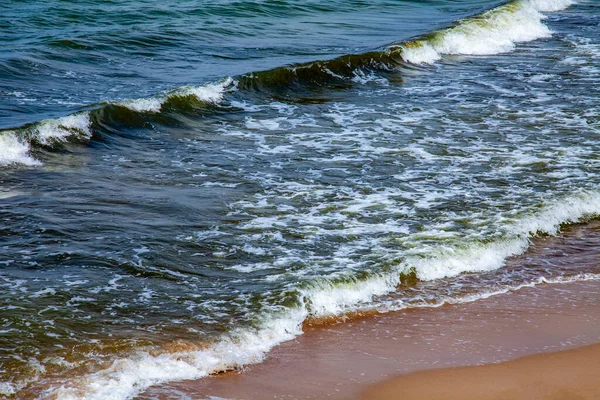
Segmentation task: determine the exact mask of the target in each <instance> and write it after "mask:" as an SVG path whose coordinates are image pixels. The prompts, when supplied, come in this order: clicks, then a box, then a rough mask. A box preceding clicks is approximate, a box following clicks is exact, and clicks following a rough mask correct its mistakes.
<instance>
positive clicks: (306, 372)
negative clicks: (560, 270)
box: [139, 281, 600, 399]
mask: <svg viewBox="0 0 600 400" xmlns="http://www.w3.org/2000/svg"><path fill="white" fill-rule="evenodd" d="M599 300H600V282H598V281H587V282H575V283H564V284H551V285H548V284H544V285H540V286H537V287H533V288H524V289H521V290H519V291H516V292H510V293H507V294H502V295H497V296H492V297H489V298H487V299H482V300H478V301H475V302H472V303H467V304H459V305H449V306H443V307H439V308H431V309H416V310H406V311H402V312H397V313H389V314H384V315H374V316H370V317H365V318H359V319H356V320H353V321H350V322H346V323H340V324H334V325H331V326H312V327H311V326H308V327H306V331H305V333H304V334H303V335H302V336H300V337H298V338H297V339H295V340H293V341H290V342H286V343H283V344H282V345H281V346H279V347H277V348H275V349H274V350H273V351H272V353H271V354H270V356H269V357H268V358H267V359H266V360H265V361H264V362H263V363H260V364H256V365H252V366H249V367H247V368H245V369H244V370H243V371H240V372H239V373H238V372H230V373H226V374H221V375H216V376H212V377H209V378H207V379H201V380H198V381H182V382H178V383H173V384H171V385H165V386H160V387H159V386H156V387H153V388H150V389H149V390H148V391H146V392H145V393H143V394H142V395H141V396H140V397H139V398H140V399H154V398H159V399H175V398H177V399H179V398H192V399H203V398H210V396H214V397H217V398H227V399H267V398H271V399H272V398H277V399H281V398H286V399H322V398H336V399H356V398H359V399H360V398H368V399H375V398H390V399H391V398H399V396H400V392H399V391H401V392H402V398H412V397H410V396H409V397H406V396H407V394H406V393H409V392H405V391H404V389H402V388H403V387H404V386H405V385H406V382H407V381H411V382H412V383H411V386H410V387H411V388H412V389H411V390H413V392H410V393H412V394H415V396H416V397H414V398H435V397H434V396H435V394H436V393H437V394H438V395H440V396H441V397H439V398H463V397H462V396H463V393H464V395H465V396H468V395H473V396H475V397H467V398H479V397H478V396H479V395H480V393H481V391H485V392H486V393H488V392H489V395H490V396H494V395H500V396H504V395H506V393H505V392H503V391H504V390H514V391H515V392H514V393H516V394H514V395H515V396H517V395H519V393H521V392H520V389H521V388H523V390H528V392H525V391H523V392H522V393H523V396H526V397H514V398H533V397H528V396H530V394H532V393H537V394H538V395H540V396H541V395H546V394H549V393H551V391H552V390H554V389H553V388H556V393H557V395H558V396H560V393H562V392H560V390H563V388H566V389H565V390H571V389H573V390H575V389H576V388H579V385H580V382H582V383H581V385H582V386H581V390H582V392H581V393H582V395H583V396H584V397H582V398H593V397H589V396H588V397H585V395H586V393H587V394H589V393H593V389H594V387H595V386H593V385H592V386H589V385H588V386H585V385H587V384H588V383H589V384H596V382H594V381H593V379H592V378H593V374H594V373H597V372H598V363H597V360H598V357H597V355H598V349H599V348H598V346H594V347H589V348H583V349H582V350H576V351H575V352H573V353H571V352H569V353H558V355H557V356H555V355H541V356H539V357H538V356H535V357H533V358H526V359H522V360H519V361H515V362H510V363H508V364H493V365H490V366H484V367H475V368H473V369H472V368H466V369H451V370H448V371H446V370H441V371H437V370H436V371H431V370H432V369H438V368H453V367H462V366H471V365H484V364H492V363H499V362H502V361H507V360H514V359H517V358H520V357H523V356H528V355H533V354H546V353H552V352H556V351H560V350H567V349H574V348H578V347H581V346H585V345H592V344H595V343H597V342H600V301H599ZM563 359H564V360H565V363H566V364H563V361H562V360H563ZM592 361H593V362H594V363H595V364H594V363H593V362H592ZM571 365H579V367H578V368H570V367H567V369H568V370H569V373H568V374H567V373H564V369H565V366H571ZM594 365H595V367H594ZM479 368H481V369H479ZM529 368H533V370H534V371H537V372H536V373H535V374H534V373H527V374H524V373H523V372H524V371H527V370H528V369H529ZM594 368H595V369H594ZM417 371H426V372H422V373H417V375H404V374H411V373H415V372H417ZM479 371H481V372H479ZM547 371H551V372H547ZM580 371H582V372H583V373H582V374H581V375H580ZM532 372H533V371H532ZM398 375H403V376H401V377H400V378H398V380H392V381H388V382H385V381H386V380H388V379H390V378H392V377H396V376H398ZM472 375H474V376H478V377H479V376H481V377H482V378H481V380H480V379H479V378H478V379H477V382H478V383H477V384H475V383H473V382H472V380H470V379H472V378H470V379H467V378H466V377H467V376H472ZM438 376H444V377H446V378H444V379H446V380H445V381H442V382H445V383H440V384H437V383H436V385H431V380H432V379H434V380H436V381H437V379H438ZM513 376H519V379H518V380H516V378H515V380H513V379H512V377H513ZM459 377H461V378H459ZM413 379H414V381H413ZM457 379H459V381H456V380H457ZM540 379H546V380H547V381H551V382H554V383H555V384H556V385H557V386H552V387H550V388H545V389H544V390H543V391H542V390H541V387H540V388H539V389H540V391H539V392H538V390H537V389H538V387H537V386H536V385H537V383H538V381H539V380H540ZM381 382H385V383H381ZM465 382H469V383H468V384H466V383H465ZM378 383H379V384H380V386H375V387H374V388H373V387H371V386H370V385H373V384H378ZM584 383H585V385H584ZM531 385H533V386H531ZM561 385H562V386H561ZM458 389H463V390H472V392H461V391H459V390H458ZM365 390H366V391H365ZM426 390H439V391H438V392H427V391H426ZM494 390H498V391H499V392H494ZM583 390H585V391H583ZM478 391H479V392H478ZM421 393H423V395H422V396H421ZM449 393H452V394H453V395H456V396H457V397H451V396H450V394H449ZM565 393H567V392H565ZM569 393H570V392H569ZM412 394H411V395H412ZM512 395H513V394H512V393H511V394H510V396H512ZM182 396H184V397H182ZM185 396H189V397H185ZM385 396H387V397H385ZM419 396H421V397H419ZM428 396H431V397H428ZM481 398H484V397H481ZM490 398H498V397H490ZM504 398H513V397H504ZM541 398H543V397H541ZM547 398H557V399H559V398H565V397H547ZM566 398H577V397H566Z"/></svg>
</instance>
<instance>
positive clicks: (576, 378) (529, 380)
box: [359, 344, 600, 400]
mask: <svg viewBox="0 0 600 400" xmlns="http://www.w3.org/2000/svg"><path fill="white" fill-rule="evenodd" d="M359 398H360V399H362V400H388V399H389V400H391V399H423V400H425V399H427V400H437V399H439V400H442V399H443V400H452V399H457V400H458V399H460V400H501V399H502V400H507V399H523V400H526V399H527V400H536V399H552V400H562V399H564V400H576V399H600V345H598V344H596V345H592V346H586V347H582V348H578V349H576V350H570V351H562V352H557V353H551V354H538V355H534V356H529V357H523V358H519V359H517V360H513V361H507V362H503V363H500V364H491V365H483V366H475V367H463V368H449V369H440V370H433V371H423V372H416V373H412V374H407V375H402V376H400V377H398V378H395V379H392V380H389V381H387V382H384V383H381V384H377V385H375V386H373V387H371V388H369V389H367V390H366V391H365V392H364V393H363V394H362V395H361V396H359Z"/></svg>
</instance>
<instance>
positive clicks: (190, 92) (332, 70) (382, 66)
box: [0, 0, 574, 166]
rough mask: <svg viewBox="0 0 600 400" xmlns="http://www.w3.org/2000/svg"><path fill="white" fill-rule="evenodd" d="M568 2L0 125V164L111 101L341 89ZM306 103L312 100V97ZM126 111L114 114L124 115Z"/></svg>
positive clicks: (176, 101) (494, 44) (467, 49)
mask: <svg viewBox="0 0 600 400" xmlns="http://www.w3.org/2000/svg"><path fill="white" fill-rule="evenodd" d="M573 3H574V2H573V1H572V0H517V1H512V2H509V3H506V4H504V5H501V6H499V7H497V8H495V9H492V10H490V11H487V12H484V13H483V14H480V15H476V16H474V17H471V18H467V19H464V20H461V21H458V22H457V23H456V24H455V25H454V26H452V27H449V28H446V29H442V30H439V31H435V32H432V33H429V34H427V35H424V36H422V37H419V38H416V39H414V40H410V41H406V42H402V43H400V44H395V45H391V46H388V47H387V48H385V49H383V50H381V51H373V52H369V53H364V54H350V55H345V56H341V57H338V58H335V59H332V60H326V61H314V62H309V63H304V64H297V65H291V66H285V67H279V68H275V69H272V70H268V71H261V72H255V73H251V74H247V75H243V76H240V77H237V78H235V79H233V78H226V79H224V80H222V81H220V82H215V83H210V84H207V85H203V86H186V87H182V88H178V89H174V90H172V91H168V92H165V93H160V94H157V95H155V96H152V97H148V98H141V99H131V100H122V101H119V102H114V103H108V104H104V105H102V106H101V107H100V108H93V107H92V108H93V109H92V110H91V111H84V112H80V113H76V114H73V115H70V116H66V117H62V118H58V119H50V120H44V121H41V122H39V123H36V124H33V125H29V126H25V127H22V128H17V129H11V130H4V131H0V138H1V139H0V166H7V165H15V164H21V165H28V166H36V165H39V164H41V163H40V161H39V160H36V159H34V158H33V157H32V156H31V150H32V147H35V146H39V145H41V146H46V147H48V146H52V145H55V144H59V143H64V142H66V141H71V140H88V139H90V138H91V137H92V135H93V132H94V129H95V125H102V121H101V120H100V121H98V124H95V120H96V119H98V118H100V119H101V116H102V115H103V113H105V112H106V111H107V109H110V108H111V107H112V108H114V107H116V108H124V109H126V110H128V111H129V112H130V113H131V112H134V113H164V112H167V111H174V112H177V111H182V110H185V109H186V108H189V106H190V102H196V103H200V106H201V105H208V106H210V105H216V104H219V103H221V102H222V101H223V100H224V96H225V94H226V93H228V92H231V91H235V90H238V89H239V90H242V91H253V92H259V93H264V94H266V95H269V96H273V97H276V98H278V97H286V98H288V99H290V98H291V99H292V100H293V98H297V97H302V96H304V95H305V94H306V93H307V92H309V93H312V92H314V91H315V90H319V89H321V88H345V87H351V86H352V85H355V84H357V83H368V82H370V81H371V80H382V79H383V80H385V77H383V78H377V77H375V78H373V75H372V74H373V73H379V74H382V75H385V74H386V73H393V72H397V71H398V68H400V67H407V68H409V67H410V65H411V64H412V65H413V66H414V67H417V66H418V65H422V64H432V63H434V62H435V61H437V60H440V59H441V58H442V56H444V55H491V54H499V53H506V52H510V51H512V50H514V48H515V44H516V43H520V42H528V41H532V40H536V39H540V38H545V37H549V36H551V31H550V29H549V28H548V27H547V26H546V25H545V24H544V23H543V20H544V19H545V16H544V15H543V14H542V13H543V12H552V11H558V10H561V9H564V8H566V7H568V6H570V5H571V4H573ZM313 101H318V99H317V100H315V99H313ZM128 117H130V114H127V115H117V116H116V119H117V120H119V118H123V119H125V120H126V119H127V118H128Z"/></svg>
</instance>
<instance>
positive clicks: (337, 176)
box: [0, 0, 600, 399]
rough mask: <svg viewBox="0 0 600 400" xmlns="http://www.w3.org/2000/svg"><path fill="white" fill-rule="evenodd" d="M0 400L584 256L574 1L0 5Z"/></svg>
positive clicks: (514, 284)
mask: <svg viewBox="0 0 600 400" xmlns="http://www.w3.org/2000/svg"><path fill="white" fill-rule="evenodd" d="M0 10H1V12H0V31H1V32H2V34H1V35H0V43H1V44H2V48H3V51H2V52H1V53H0V182H1V185H0V249H1V251H0V294H1V295H0V395H1V396H4V397H7V398H48V399H128V398H133V397H135V395H136V394H138V393H140V392H141V391H143V390H144V389H145V388H147V387H149V386H151V385H156V384H161V383H164V382H168V381H174V380H182V379H201V378H202V377H204V376H206V375H208V374H212V373H216V372H219V371H225V370H230V369H237V368H241V367H243V366H244V365H248V364H251V363H257V362H260V361H261V360H263V359H264V357H267V356H268V352H269V350H270V349H271V348H272V347H273V346H276V345H277V344H279V343H281V342H283V341H285V340H290V339H292V338H294V337H295V336H297V335H299V334H301V333H302V324H303V322H305V321H307V320H310V319H315V318H317V319H318V318H330V317H341V316H344V315H347V314H352V313H355V312H373V311H377V312H386V311H391V310H398V309H402V308H406V307H435V306H439V305H441V304H444V303H448V302H449V303H460V302H466V301H475V300H476V299H478V298H481V297H486V296H490V295H493V294H496V293H503V292H506V291H508V290H515V289H518V288H520V287H523V286H531V285H536V284H540V283H549V282H563V281H573V280H586V279H600V266H595V265H577V264H574V265H571V264H568V263H561V264H560V265H554V264H552V263H548V265H545V266H544V267H540V265H544V264H543V263H542V264H540V263H532V264H531V265H529V264H527V263H521V264H518V265H511V266H510V267H506V265H507V260H509V259H510V257H512V256H516V255H519V254H522V253H523V252H525V251H526V250H527V248H528V246H529V244H530V242H531V241H532V240H535V238H536V237H542V236H547V235H554V234H556V233H557V232H559V230H560V229H562V228H564V227H565V226H567V225H569V224H575V223H580V222H585V221H589V220H591V219H594V218H596V217H597V216H598V214H599V213H600V189H598V184H599V183H600V178H599V173H600V117H599V115H600V29H599V27H600V4H598V3H596V2H595V1H592V0H589V1H586V0H580V1H578V2H574V1H571V0H513V1H508V2H506V1H489V0H461V1H456V0H429V1H416V0H413V1H386V0H372V1H362V0H361V1H331V2H327V3H324V2H320V1H305V2H292V1H284V0H282V1H275V0H271V1H257V0H255V1H248V0H245V1H244V0H240V1H228V0H221V1H211V2H208V1H194V2H192V1H182V2H177V3H176V4H175V3H173V4H165V3H164V2H159V1H155V0H134V1H129V2H118V1H106V2H102V3H98V2H92V1H85V0H72V1H61V2H58V1H49V2H43V3H42V2H34V1H11V0H9V1H8V2H4V3H3V5H2V6H1V8H0Z"/></svg>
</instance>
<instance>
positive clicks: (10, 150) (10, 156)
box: [0, 131, 41, 166]
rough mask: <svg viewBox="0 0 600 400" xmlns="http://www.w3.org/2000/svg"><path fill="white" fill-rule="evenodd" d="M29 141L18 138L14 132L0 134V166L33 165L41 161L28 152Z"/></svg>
mask: <svg viewBox="0 0 600 400" xmlns="http://www.w3.org/2000/svg"><path fill="white" fill-rule="evenodd" d="M30 150H31V149H30V146H29V143H27V142H25V141H24V140H21V139H19V138H18V137H17V136H16V135H15V133H14V132H12V131H7V132H4V133H2V134H0V166H6V165H12V164H22V165H29V166H35V165H40V164H41V163H40V162H39V161H38V160H36V159H35V158H33V157H32V156H31V155H30V154H29V151H30Z"/></svg>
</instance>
